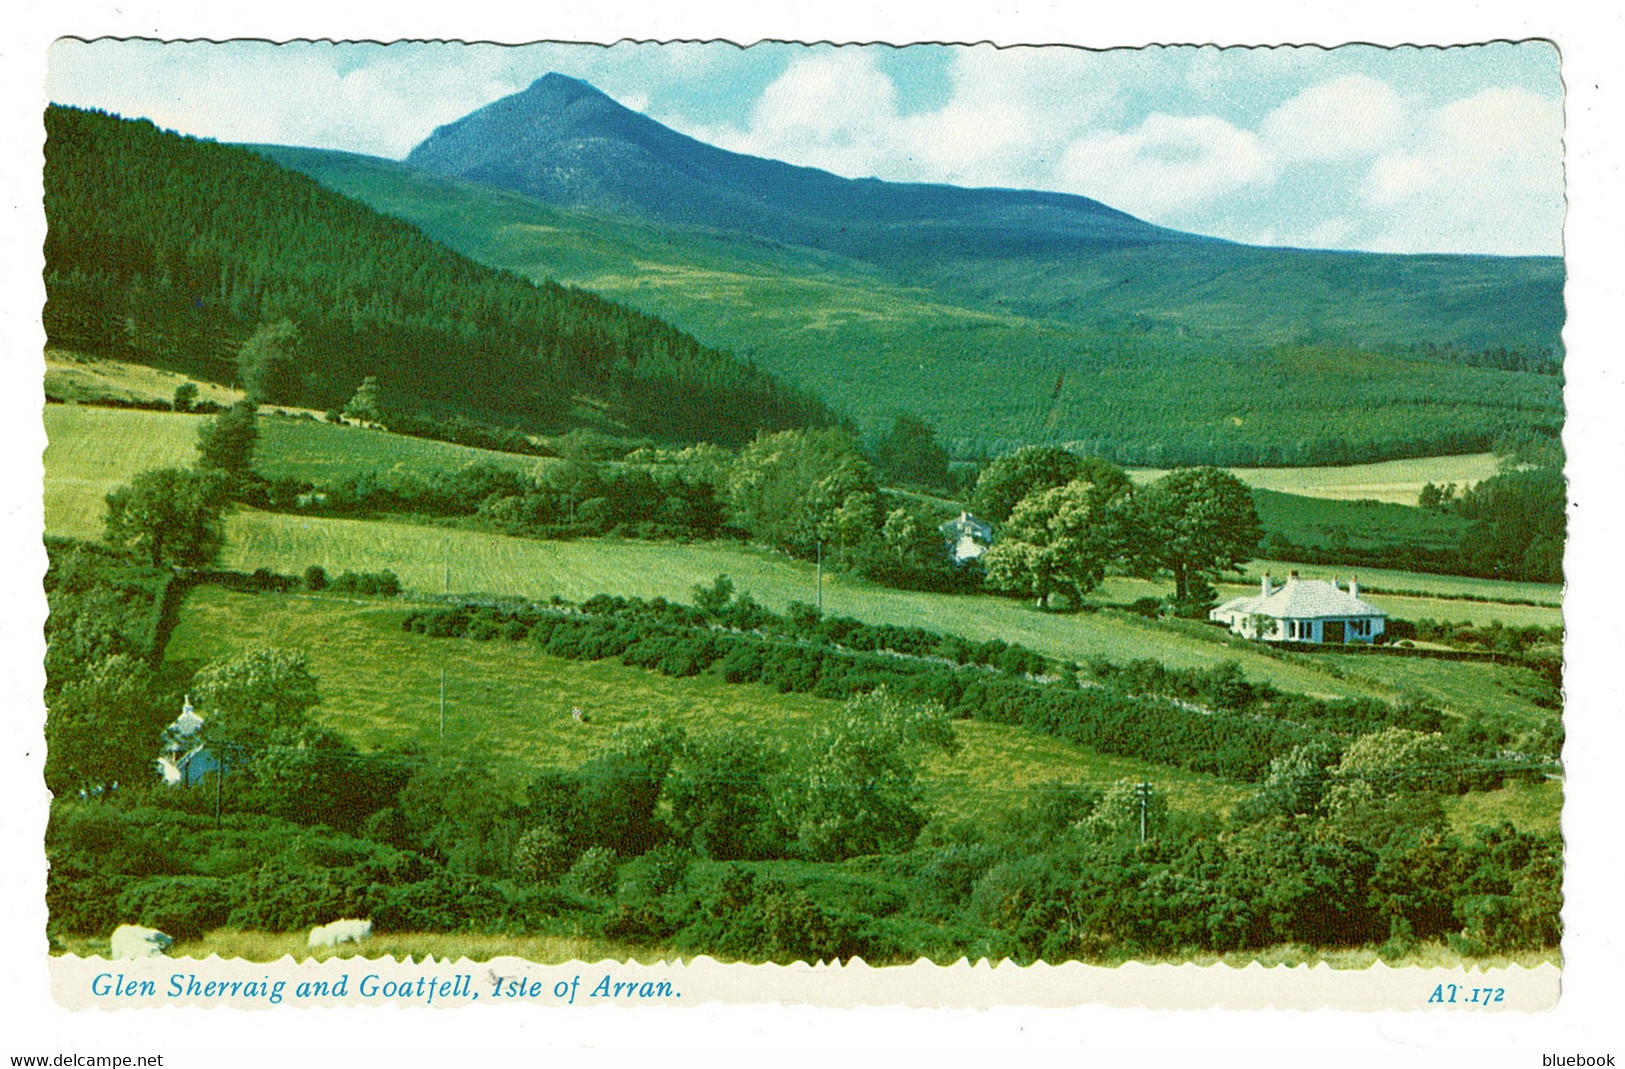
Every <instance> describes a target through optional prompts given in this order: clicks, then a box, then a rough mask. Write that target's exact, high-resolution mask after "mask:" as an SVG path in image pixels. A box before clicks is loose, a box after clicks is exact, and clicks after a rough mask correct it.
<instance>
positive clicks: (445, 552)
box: [440, 537, 451, 594]
mask: <svg viewBox="0 0 1625 1069" xmlns="http://www.w3.org/2000/svg"><path fill="white" fill-rule="evenodd" d="M440 558H441V562H442V565H441V572H440V592H441V593H442V594H450V593H451V539H450V538H449V537H448V538H442V539H441V540H440Z"/></svg>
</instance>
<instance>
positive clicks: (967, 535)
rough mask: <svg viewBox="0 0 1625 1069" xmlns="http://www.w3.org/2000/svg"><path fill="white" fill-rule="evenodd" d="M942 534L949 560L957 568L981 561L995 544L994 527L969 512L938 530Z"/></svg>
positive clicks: (963, 513)
mask: <svg viewBox="0 0 1625 1069" xmlns="http://www.w3.org/2000/svg"><path fill="white" fill-rule="evenodd" d="M938 530H940V531H941V532H942V537H943V540H944V541H945V542H946V543H947V545H948V558H949V559H950V560H952V561H953V562H954V565H955V566H956V567H957V566H959V565H962V564H969V563H970V562H971V561H974V560H981V559H982V554H984V553H986V552H987V547H988V546H989V545H991V544H992V542H993V527H992V525H990V524H987V523H984V522H982V521H981V520H979V519H977V518H976V517H975V516H972V515H971V514H970V513H968V512H961V513H960V514H959V518H958V519H955V520H949V521H948V522H947V523H945V524H943V525H942V526H941V527H939V528H938Z"/></svg>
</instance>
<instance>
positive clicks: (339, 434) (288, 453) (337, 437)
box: [254, 419, 558, 483]
mask: <svg viewBox="0 0 1625 1069" xmlns="http://www.w3.org/2000/svg"><path fill="white" fill-rule="evenodd" d="M259 427H260V440H259V444H258V446H257V447H256V448H255V452H254V465H255V468H256V470H258V471H259V473H260V474H261V475H264V476H265V477H266V478H267V479H282V478H288V479H299V480H302V481H307V482H315V483H321V482H336V481H339V480H341V479H347V478H353V477H354V476H357V475H360V474H362V473H363V472H369V471H395V472H398V471H424V470H428V469H434V468H464V467H467V466H468V465H470V464H496V465H500V466H502V467H505V468H511V469H513V470H516V471H523V472H526V473H529V474H533V475H534V474H536V473H538V472H540V471H541V470H542V469H543V468H544V467H546V466H547V465H549V464H556V463H558V462H557V461H555V460H550V459H547V458H544V457H532V456H521V455H519V454H517V453H499V452H496V451H494V450H490V449H476V448H474V447H473V446H467V445H457V444H455V443H453V442H440V441H434V440H432V439H428V438H413V437H409V436H408V435H404V434H390V433H388V432H386V431H377V430H367V429H364V428H361V427H349V426H337V425H335V424H332V423H325V422H316V421H313V420H303V419H262V420H260V422H259Z"/></svg>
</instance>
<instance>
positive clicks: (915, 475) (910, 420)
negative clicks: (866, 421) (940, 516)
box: [875, 415, 949, 490]
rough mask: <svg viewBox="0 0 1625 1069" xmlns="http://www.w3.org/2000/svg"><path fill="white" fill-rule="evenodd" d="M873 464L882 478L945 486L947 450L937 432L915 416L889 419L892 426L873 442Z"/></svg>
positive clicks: (936, 486) (931, 486)
mask: <svg viewBox="0 0 1625 1069" xmlns="http://www.w3.org/2000/svg"><path fill="white" fill-rule="evenodd" d="M875 467H876V468H878V469H879V470H880V474H881V476H882V477H883V478H885V479H889V480H892V481H895V482H899V483H908V484H912V485H915V486H924V487H927V488H930V489H939V490H946V489H947V488H948V485H949V483H948V454H947V452H945V451H944V450H943V448H942V446H941V445H939V444H937V435H936V432H935V431H933V430H932V429H931V428H930V426H928V425H927V424H926V422H925V421H924V420H922V419H920V418H919V417H918V416H908V415H902V416H898V417H897V418H895V419H894V420H892V425H891V430H890V431H889V432H888V433H886V434H883V435H881V436H880V438H879V440H878V441H876V442H875Z"/></svg>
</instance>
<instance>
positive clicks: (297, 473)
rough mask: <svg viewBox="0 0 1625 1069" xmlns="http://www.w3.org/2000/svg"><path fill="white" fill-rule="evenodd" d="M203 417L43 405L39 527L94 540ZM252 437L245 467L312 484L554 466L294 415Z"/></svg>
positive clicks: (186, 450) (193, 454) (177, 462)
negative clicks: (130, 489)
mask: <svg viewBox="0 0 1625 1069" xmlns="http://www.w3.org/2000/svg"><path fill="white" fill-rule="evenodd" d="M210 418H212V417H209V416H196V415H190V414H186V413H177V412H149V411H146V410H143V409H129V408H97V407H93V406H89V405H48V406H46V408H45V413H44V420H45V433H46V435H47V438H48V444H47V446H46V450H45V467H46V471H47V473H48V477H47V479H46V481H45V529H46V531H48V532H49V533H51V534H59V535H66V536H71V537H74V538H99V537H100V536H101V530H102V517H103V514H104V512H105V510H106V505H105V501H104V498H105V497H106V496H107V495H108V494H109V493H111V492H112V491H113V490H114V489H116V488H118V487H119V486H121V485H123V484H124V483H127V482H129V481H130V478H131V477H132V476H134V475H135V474H137V473H138V472H142V471H146V470H147V469H149V468H165V467H190V466H191V465H192V464H193V463H194V462H195V461H196V460H197V432H198V428H199V427H201V426H202V425H203V424H204V423H205V422H207V421H208V420H209V419H210ZM259 432H260V437H259V444H258V446H257V447H256V449H255V465H256V467H257V469H258V470H259V472H260V473H261V474H262V475H264V476H266V477H267V478H271V479H275V478H281V477H288V478H296V479H305V480H310V481H312V482H315V481H318V480H330V479H342V478H345V477H347V476H351V475H355V474H357V473H359V472H362V471H369V470H374V471H402V470H419V471H421V470H425V469H429V468H461V467H465V466H467V465H469V464H475V463H489V464H500V465H503V466H505V467H511V468H515V469H519V470H522V471H537V470H540V469H541V468H542V467H543V466H545V465H547V464H549V463H554V461H550V460H547V459H545V458H541V457H527V456H519V455H517V454H514V453H498V452H493V451H491V450H488V449H474V448H472V447H469V446H464V445H454V444H452V443H450V442H436V441H431V440H429V439H427V438H410V437H407V436H406V435H403V434H386V433H383V432H380V431H369V430H363V429H361V428H358V427H338V426H334V425H333V424H330V423H321V422H314V421H311V420H303V419H281V418H276V417H267V418H262V419H261V420H260V421H259Z"/></svg>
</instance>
